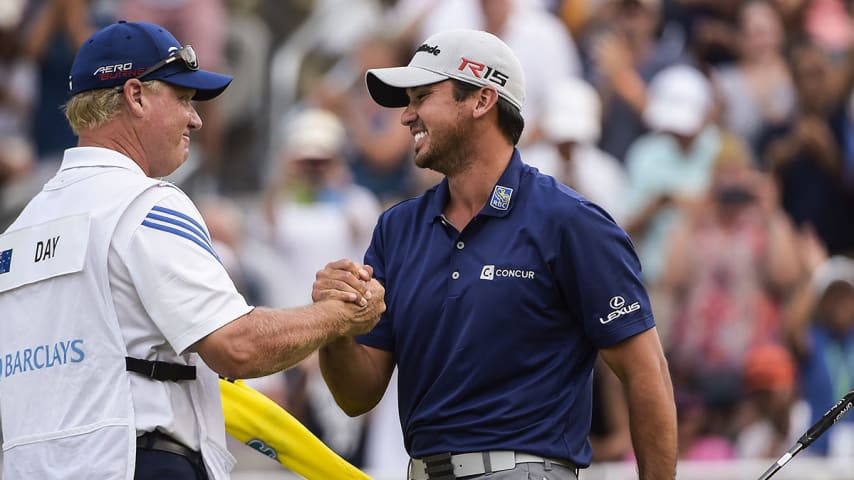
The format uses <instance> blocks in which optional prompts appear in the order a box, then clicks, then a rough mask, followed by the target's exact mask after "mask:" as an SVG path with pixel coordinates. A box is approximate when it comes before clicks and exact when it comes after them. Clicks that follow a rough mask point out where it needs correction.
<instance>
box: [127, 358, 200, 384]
mask: <svg viewBox="0 0 854 480" xmlns="http://www.w3.org/2000/svg"><path fill="white" fill-rule="evenodd" d="M125 369H126V370H127V371H129V372H136V373H140V374H142V375H145V376H146V377H148V378H152V379H154V380H160V381H165V380H171V381H173V382H177V381H179V380H195V379H196V367H195V366H194V365H182V364H180V363H169V362H160V361H157V360H143V359H141V358H133V357H125Z"/></svg>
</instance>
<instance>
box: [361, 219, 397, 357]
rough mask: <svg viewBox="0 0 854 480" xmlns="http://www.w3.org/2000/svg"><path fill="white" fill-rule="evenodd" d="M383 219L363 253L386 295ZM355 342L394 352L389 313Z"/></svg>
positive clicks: (378, 223) (387, 287)
mask: <svg viewBox="0 0 854 480" xmlns="http://www.w3.org/2000/svg"><path fill="white" fill-rule="evenodd" d="M384 218H385V213H383V214H382V215H380V219H379V222H377V225H376V227H374V234H373V237H372V239H371V244H370V245H369V246H368V250H367V251H366V252H365V265H370V266H371V267H372V268H373V269H374V278H375V279H376V280H377V281H378V282H380V283H381V284H382V285H383V287H385V288H386V294H388V291H389V285H388V281H387V277H386V269H385V256H384V247H383V239H382V223H383V219H384ZM356 341H358V342H359V343H361V344H364V345H369V346H371V347H374V348H379V349H381V350H386V351H394V336H393V334H392V324H391V317H390V315H389V312H388V311H386V312H385V313H383V314H382V317H380V321H379V322H378V323H377V324H376V326H374V329H373V330H371V331H370V332H368V333H366V334H364V335H359V336H358V337H356Z"/></svg>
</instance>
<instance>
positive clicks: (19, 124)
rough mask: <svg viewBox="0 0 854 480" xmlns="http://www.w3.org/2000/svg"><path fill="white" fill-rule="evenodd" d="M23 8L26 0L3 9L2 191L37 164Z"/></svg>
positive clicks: (0, 56)
mask: <svg viewBox="0 0 854 480" xmlns="http://www.w3.org/2000/svg"><path fill="white" fill-rule="evenodd" d="M24 7H25V4H24V0H8V3H6V4H5V6H4V7H2V8H0V189H2V187H3V185H5V184H6V183H8V182H11V181H14V180H16V179H19V178H20V177H22V176H23V175H24V174H26V173H27V172H28V171H29V170H30V168H31V167H32V165H33V163H34V161H35V153H34V151H33V148H32V144H31V143H30V140H29V138H28V135H29V131H30V120H31V117H32V113H33V112H32V110H33V105H34V104H35V100H36V94H37V90H36V76H35V69H34V65H33V63H32V62H31V61H30V59H29V58H27V56H26V55H25V53H24V50H23V48H22V47H23V45H22V44H23V42H22V37H23V31H22V29H21V20H22V17H23V13H24ZM2 203H3V202H2V201H0V204H2Z"/></svg>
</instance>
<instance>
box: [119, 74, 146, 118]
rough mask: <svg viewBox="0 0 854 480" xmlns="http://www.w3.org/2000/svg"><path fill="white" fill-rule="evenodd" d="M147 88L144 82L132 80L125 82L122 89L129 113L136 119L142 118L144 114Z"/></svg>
mask: <svg viewBox="0 0 854 480" xmlns="http://www.w3.org/2000/svg"><path fill="white" fill-rule="evenodd" d="M144 89H145V87H144V86H143V85H142V82H140V81H139V80H137V79H136V78H131V79H130V80H128V81H127V82H125V84H124V87H123V88H122V93H121V95H122V98H123V99H124V101H125V105H127V108H128V112H130V114H131V115H133V116H135V117H141V116H142V115H143V113H144V108H145V107H144V104H143V90H144Z"/></svg>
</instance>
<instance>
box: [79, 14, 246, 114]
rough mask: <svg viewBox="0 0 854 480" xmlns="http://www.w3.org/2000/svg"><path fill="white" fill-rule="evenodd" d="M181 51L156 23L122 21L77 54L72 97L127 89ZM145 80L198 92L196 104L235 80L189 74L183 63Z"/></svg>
mask: <svg viewBox="0 0 854 480" xmlns="http://www.w3.org/2000/svg"><path fill="white" fill-rule="evenodd" d="M180 48H181V44H180V43H178V40H176V39H175V37H174V36H173V35H172V34H171V33H169V31H168V30H166V29H165V28H163V27H161V26H160V25H155V24H153V23H145V22H124V21H120V22H118V23H114V24H112V25H110V26H108V27H104V28H102V29H101V30H98V31H97V32H95V33H94V34H92V36H91V37H89V38H88V39H87V40H86V41H85V42H84V43H83V45H82V46H81V47H80V50H79V51H78V52H77V56H76V57H75V58H74V64H73V65H72V66H71V74H70V75H69V76H68V93H69V96H74V95H77V94H78V93H81V92H85V91H88V90H95V89H99V88H111V87H117V86H120V85H124V83H125V81H127V80H128V79H130V78H133V77H136V76H138V75H139V74H141V73H142V72H144V71H145V70H146V69H147V68H149V67H151V66H153V65H155V64H157V63H158V62H160V61H161V60H163V59H164V58H166V57H168V56H169V54H170V53H171V52H173V51H175V50H176V49H180ZM144 80H160V81H163V82H166V83H169V84H172V85H177V86H180V87H186V88H192V89H195V90H196V94H195V96H194V97H193V100H210V99H212V98H214V97H216V96H217V95H219V94H220V93H222V91H223V90H225V87H227V86H228V84H230V83H231V80H232V77H230V76H228V75H221V74H219V73H214V72H208V71H206V70H190V69H189V68H187V66H186V65H185V64H184V62H180V61H176V62H172V63H170V64H169V65H166V66H165V67H163V68H160V69H158V70H156V71H154V72H152V73H151V74H149V75H146V76H145V78H144Z"/></svg>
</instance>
